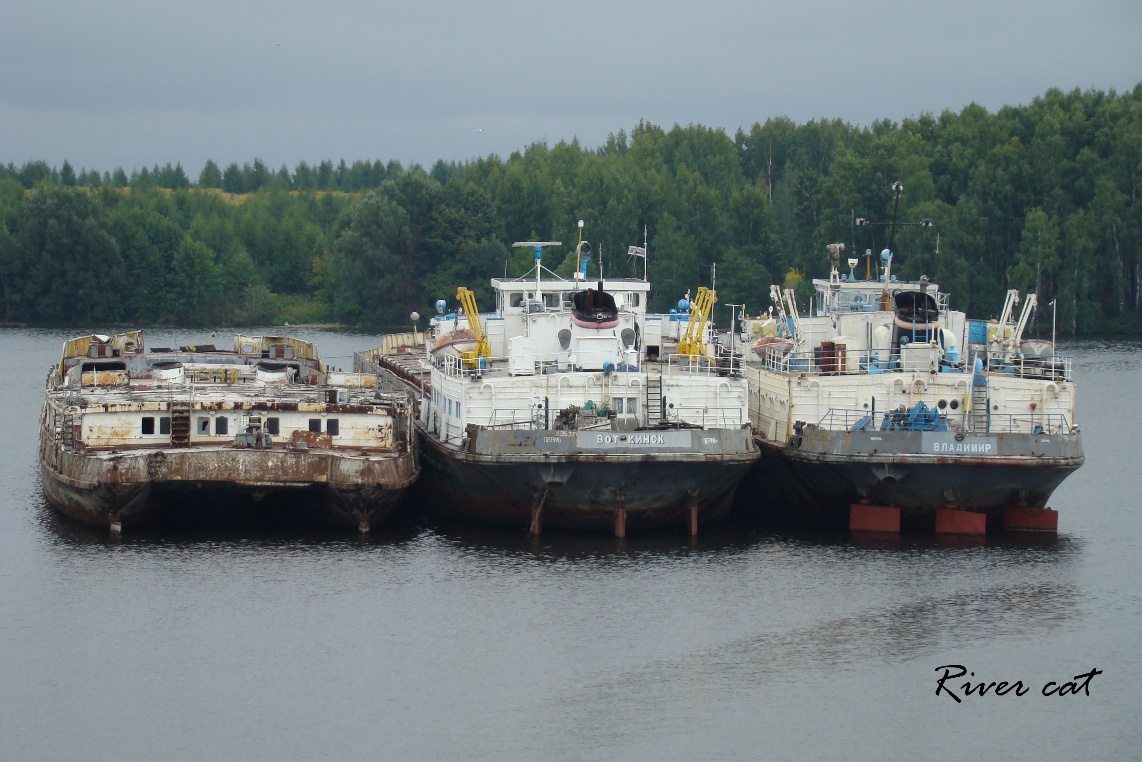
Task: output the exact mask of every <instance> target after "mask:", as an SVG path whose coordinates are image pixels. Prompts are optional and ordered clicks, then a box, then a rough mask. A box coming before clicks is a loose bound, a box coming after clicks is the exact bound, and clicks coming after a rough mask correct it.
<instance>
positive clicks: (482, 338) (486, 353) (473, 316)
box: [456, 286, 492, 360]
mask: <svg viewBox="0 0 1142 762" xmlns="http://www.w3.org/2000/svg"><path fill="white" fill-rule="evenodd" d="M456 300H457V301H459V302H460V306H461V307H463V308H464V314H465V315H467V316H468V327H469V328H471V329H472V331H473V332H474V333H475V334H476V352H475V356H476V357H486V358H487V359H489V360H490V359H492V348H491V347H490V346H488V337H487V336H486V335H484V327H483V326H482V325H480V311H479V310H478V309H476V295H475V294H474V293H472V292H471V290H469V289H467V288H465V287H464V286H461V287H460V288H458V289H456Z"/></svg>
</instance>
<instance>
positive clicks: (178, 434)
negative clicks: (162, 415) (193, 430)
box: [171, 400, 190, 447]
mask: <svg viewBox="0 0 1142 762" xmlns="http://www.w3.org/2000/svg"><path fill="white" fill-rule="evenodd" d="M171 446H172V447H190V402H189V401H188V400H174V401H172V402H171Z"/></svg>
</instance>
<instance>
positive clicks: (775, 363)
mask: <svg viewBox="0 0 1142 762" xmlns="http://www.w3.org/2000/svg"><path fill="white" fill-rule="evenodd" d="M886 351H887V350H881V351H874V352H873V353H872V355H871V356H870V355H869V354H868V353H867V352H860V353H857V355H856V357H857V362H856V363H855V366H856V367H855V369H852V368H851V367H850V365H851V364H850V363H849V361H848V359H847V356H839V355H836V354H834V355H821V354H820V353H818V352H817V351H816V350H813V351H801V352H789V353H787V354H784V355H778V354H777V353H771V354H767V355H766V356H765V357H763V358H761V359H759V360H750V361H748V362H749V364H751V365H753V366H755V367H756V366H759V365H760V366H761V367H764V368H766V369H768V370H772V371H775V372H777V373H784V374H788V375H798V374H805V375H849V376H858V375H860V376H864V375H873V374H878V373H911V372H913V371H917V370H929V369H930V368H928V367H925V368H919V367H910V368H906V367H904V362H903V359H902V357H901V353H900V351H899V350H897V349H893V350H891V351H890V352H888V353H887V359H883V358H884V357H885V354H884V353H885V352H886ZM846 352H847V353H852V352H853V350H851V349H850V350H846ZM939 369H940V371H941V372H949V373H967V374H970V373H971V372H972V361H971V360H970V359H969V360H968V361H967V362H962V363H956V364H952V363H947V362H940V364H939ZM1073 370H1074V358H1073V357H1071V356H1070V355H1054V356H1051V357H1028V356H1026V355H1022V354H1019V355H1015V356H1014V357H1004V356H1003V355H1002V354H1001V353H1000V354H993V353H989V354H988V355H987V359H986V371H987V372H988V373H990V374H992V375H998V374H1002V375H1004V376H1010V377H1014V378H1032V379H1045V380H1051V381H1070V380H1071V379H1072V373H1073Z"/></svg>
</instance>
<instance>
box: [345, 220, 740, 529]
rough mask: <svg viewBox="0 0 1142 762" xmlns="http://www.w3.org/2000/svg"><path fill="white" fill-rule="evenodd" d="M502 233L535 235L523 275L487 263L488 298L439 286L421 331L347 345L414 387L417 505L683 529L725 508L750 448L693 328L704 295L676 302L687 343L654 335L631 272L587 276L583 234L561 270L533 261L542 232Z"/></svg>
mask: <svg viewBox="0 0 1142 762" xmlns="http://www.w3.org/2000/svg"><path fill="white" fill-rule="evenodd" d="M516 245H517V246H527V247H531V248H533V249H534V253H535V270H534V271H533V276H534V277H533V276H527V277H524V278H514V279H507V278H505V279H502V280H501V279H493V280H492V282H491V285H492V290H493V292H494V294H495V299H496V309H495V312H494V313H491V314H488V315H481V314H479V313H478V310H477V308H476V303H475V298H474V296H473V295H472V293H471V292H470V291H468V289H466V288H461V289H460V290H459V293H458V294H457V298H458V300H459V301H460V304H461V307H462V311H458V312H456V313H451V314H444V308H445V307H446V305H445V304H444V302H443V300H441V301H440V302H438V304H437V308H438V311H439V312H440V314H438V315H437V316H436V317H435V318H434V319H433V320H432V322H431V332H430V333H429V334H428V335H427V336H426V335H425V334H423V333H417V334H408V335H406V336H401V335H393V336H386V337H385V338H384V344H383V345H382V347H381V348H379V349H377V350H373V351H371V352H364V353H358V356H357V362H358V366H357V368H358V369H359V370H376V371H378V372H382V373H389V374H391V375H392V376H393V377H395V378H397V379H399V380H400V381H401V382H403V383H405V384H406V385H407V386H408V388H410V389H413V390H415V393H416V394H417V396H418V403H419V413H418V417H417V428H418V431H419V434H420V442H421V457H422V458H423V460H424V467H425V475H424V490H425V494H426V496H427V502H426V505H427V506H428V507H430V508H431V509H432V510H436V511H438V512H440V513H443V514H445V515H448V516H451V517H454V518H460V519H464V520H470V521H482V522H489V523H498V524H508V525H516V526H520V527H530V531H531V532H532V533H539V532H540V531H541V530H542V529H544V528H548V527H555V528H563V529H572V530H587V531H591V530H595V531H611V530H613V531H614V532H615V534H616V535H618V536H623V535H624V534H625V533H626V531H627V529H628V527H629V528H630V530H631V531H645V530H650V529H660V528H667V527H678V528H686V529H687V530H688V531H689V532H690V533H696V532H697V531H698V525H699V522H702V523H705V522H712V521H716V520H719V519H722V518H724V517H725V516H726V515H727V513H728V511H729V509H730V506H731V502H732V496H733V492H734V490H735V488H736V486H737V484H738V482H739V481H740V480H741V478H742V477H743V476H744V474H745V472H746V470H747V469H748V468H749V467H750V466H751V465H753V463H754V461H755V460H756V459H757V457H758V449H757V446H756V444H755V443H754V442H753V441H752V437H751V436H750V431H749V426H748V420H747V409H746V385H745V381H744V380H743V379H742V377H741V374H740V372H739V370H740V369H733V370H726V369H722V368H719V367H718V366H717V363H715V362H712V361H710V359H709V357H708V355H707V351H706V348H705V346H704V345H701V342H700V341H698V340H697V338H696V337H698V336H700V335H701V334H702V333H703V332H702V330H701V328H700V326H699V322H701V323H704V322H705V319H706V317H708V314H709V312H708V309H709V306H710V305H712V303H713V295H712V294H708V295H706V296H705V301H704V302H702V305H703V306H696V307H695V309H694V310H693V312H692V313H691V315H690V320H689V321H688V322H687V324H686V325H687V328H688V331H687V332H686V336H687V337H689V339H690V343H689V344H682V345H680V346H678V347H677V348H674V347H668V346H667V345H666V344H665V340H666V339H668V338H669V337H664V336H663V335H662V334H663V332H662V330H661V328H660V322H656V321H651V320H649V319H648V317H647V315H646V313H645V309H646V299H647V296H648V293H649V289H650V284H649V283H648V282H647V281H646V280H637V279H606V280H599V281H598V282H590V283H588V282H587V281H586V279H585V275H584V272H585V265H586V253H587V251H589V247H587V246H586V244H585V242H581V243H580V245H579V247H578V252H579V254H580V263H581V265H580V271H579V272H578V273H577V274H576V277H575V278H574V279H565V278H561V277H558V276H555V275H554V274H553V273H549V272H547V271H546V270H544V269H543V268H542V267H541V261H542V252H543V248H544V247H546V246H552V245H558V243H557V242H539V243H533V242H527V243H523V244H516ZM640 251H643V250H642V249H640ZM544 273H547V276H549V277H545V275H544ZM703 291H704V290H703ZM696 301H698V300H696ZM678 325H680V324H678ZM402 343H403V344H405V345H406V346H405V347H404V349H403V351H402V349H401V347H400V345H401V344H402Z"/></svg>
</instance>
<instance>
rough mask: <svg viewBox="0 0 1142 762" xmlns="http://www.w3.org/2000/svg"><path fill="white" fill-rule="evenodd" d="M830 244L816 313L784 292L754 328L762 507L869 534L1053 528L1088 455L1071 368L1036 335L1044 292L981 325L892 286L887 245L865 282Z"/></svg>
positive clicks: (752, 479) (900, 284)
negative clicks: (1058, 505) (1059, 500)
mask: <svg viewBox="0 0 1142 762" xmlns="http://www.w3.org/2000/svg"><path fill="white" fill-rule="evenodd" d="M829 248H830V250H831V251H830V260H831V262H832V267H831V273H830V276H829V277H828V278H827V279H817V280H814V281H813V283H814V286H815V297H814V302H815V303H816V305H817V306H816V309H815V310H813V311H812V312H813V314H810V315H800V314H799V313H798V310H797V305H796V301H795V299H794V298H793V292H792V290H790V289H781V288H780V287H778V286H773V287H772V289H771V297H772V300H773V303H774V307H775V310H776V311H775V313H771V315H770V316H769V317H763V318H758V319H751V320H748V321H747V322H746V326H747V330H748V331H749V332H752V333H753V336H752V337H751V339H754V341H753V357H752V361H750V362H748V363H747V368H746V371H745V374H746V377H747V378H748V379H749V382H750V418H751V422H752V424H753V428H754V432H755V436H756V437H757V439H758V442H759V444H760V445H761V453H762V455H761V459H760V461H759V463H758V466H757V468H756V469H755V470H754V471H753V472H751V474H750V475H749V476H747V478H746V485H743V488H742V494H743V495H749V496H750V499H749V500H748V504H749V507H750V508H752V509H754V510H756V511H758V512H761V513H763V514H765V515H768V516H771V517H778V518H786V519H795V520H802V521H816V522H834V523H837V524H843V523H845V522H847V523H848V525H849V527H850V528H851V529H856V530H873V531H889V532H895V531H900V529H901V528H902V527H903V528H905V529H907V528H914V529H921V530H924V529H926V530H928V531H931V530H933V529H934V530H935V531H937V532H947V533H958V534H982V533H984V532H985V531H987V530H989V529H991V530H996V529H1001V528H1006V529H1043V530H1054V529H1055V528H1056V527H1057V520H1058V516H1057V513H1056V512H1055V511H1053V510H1050V509H1048V508H1047V501H1048V500H1049V498H1050V496H1051V494H1052V493H1053V492H1054V490H1055V488H1056V487H1058V486H1059V484H1060V483H1061V482H1062V481H1063V479H1065V478H1066V477H1067V476H1068V475H1069V474H1070V473H1072V472H1073V471H1074V470H1075V469H1077V468H1079V467H1080V466H1081V465H1082V463H1083V457H1084V456H1083V448H1082V436H1081V434H1080V432H1079V429H1078V427H1077V426H1076V425H1075V395H1076V388H1075V382H1074V379H1073V377H1072V364H1071V358H1070V357H1065V356H1060V355H1058V354H1056V353H1055V351H1054V349H1055V348H1054V340H1053V339H1052V341H1050V342H1047V341H1043V340H1031V339H1027V340H1025V339H1023V331H1024V329H1025V328H1026V326H1027V324H1028V319H1029V317H1030V315H1031V312H1032V310H1033V309H1034V307H1035V304H1036V298H1035V295H1034V294H1030V295H1028V296H1027V297H1026V298H1025V299H1024V301H1023V309H1022V312H1021V314H1020V316H1019V319H1018V321H1016V320H1015V309H1014V308H1015V306H1016V303H1017V302H1018V294H1017V293H1015V292H1014V291H1012V292H1009V293H1008V297H1007V303H1006V305H1005V307H1004V310H1003V313H1002V316H1001V317H1000V319H999V320H997V321H979V320H969V319H968V318H967V316H966V315H965V314H964V313H963V312H959V311H956V310H952V309H950V308H949V306H948V296H947V294H944V293H941V292H940V290H939V287H938V286H937V285H936V284H934V283H930V282H928V280H927V279H926V278H923V277H922V278H921V279H920V280H917V281H898V280H897V279H896V278H894V277H893V276H891V260H892V254H891V251H890V250H889V249H885V251H884V252H882V254H881V262H882V264H883V266H884V270H883V273H882V274H880V275H877V276H871V275H870V273H871V266H870V265H871V263H869V264H868V265H866V267H865V268H864V269H866V274H865V277H864V278H858V277H857V276H856V274H855V272H854V270H855V268H856V266H857V264H858V260H857V259H849V260H848V263H849V273H848V274H847V275H845V274H842V273H841V272H840V271H839V269H838V267H837V265H838V263H839V255H840V251H841V250H842V249H843V245H841V244H833V245H831V246H830V247H829Z"/></svg>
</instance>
